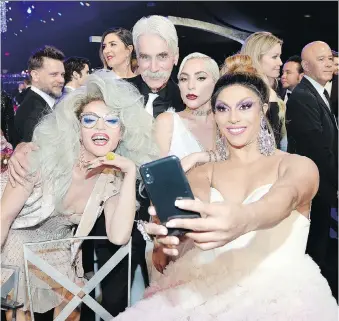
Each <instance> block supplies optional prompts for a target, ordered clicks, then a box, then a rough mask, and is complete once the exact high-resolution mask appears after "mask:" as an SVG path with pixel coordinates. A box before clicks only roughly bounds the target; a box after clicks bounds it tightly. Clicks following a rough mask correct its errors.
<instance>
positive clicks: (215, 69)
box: [178, 52, 220, 82]
mask: <svg viewBox="0 0 339 321" xmlns="http://www.w3.org/2000/svg"><path fill="white" fill-rule="evenodd" d="M195 58H196V59H204V61H205V66H206V69H207V70H208V72H209V73H210V74H211V75H212V78H213V80H214V82H217V81H218V79H219V76H220V71H219V66H218V64H217V63H216V61H215V60H214V59H212V58H211V57H210V56H207V55H205V54H202V53H200V52H193V53H191V54H189V55H188V56H186V57H185V58H184V59H183V61H182V62H181V64H180V67H179V72H178V77H179V76H180V74H181V72H182V70H183V68H184V66H185V63H186V62H187V61H188V60H190V59H195Z"/></svg>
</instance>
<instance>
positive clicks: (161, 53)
mask: <svg viewBox="0 0 339 321" xmlns="http://www.w3.org/2000/svg"><path fill="white" fill-rule="evenodd" d="M160 55H169V53H168V51H163V52H160V53H158V54H156V56H160ZM139 56H148V57H149V56H151V55H150V54H147V53H144V52H139Z"/></svg>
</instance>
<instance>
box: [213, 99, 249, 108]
mask: <svg viewBox="0 0 339 321" xmlns="http://www.w3.org/2000/svg"><path fill="white" fill-rule="evenodd" d="M246 99H251V100H253V98H252V97H245V98H243V99H241V100H239V101H238V102H237V104H236V106H239V105H240V104H242V103H243V102H244V101H245V100H246ZM218 103H222V104H224V105H226V106H227V107H229V105H228V104H227V103H226V102H224V101H222V100H217V102H216V105H217V104H218Z"/></svg>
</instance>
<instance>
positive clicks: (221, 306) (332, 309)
mask: <svg viewBox="0 0 339 321" xmlns="http://www.w3.org/2000/svg"><path fill="white" fill-rule="evenodd" d="M270 187H271V185H265V186H262V187H260V188H258V189H256V190H255V191H253V192H252V193H251V195H249V196H248V197H247V199H246V200H245V201H244V204H248V203H251V202H255V201H257V200H259V199H260V198H261V197H263V196H264V195H265V194H266V193H267V192H268V191H269V189H270ZM211 200H212V201H214V202H220V201H224V200H223V198H222V196H221V194H220V193H219V192H218V191H217V190H215V189H211ZM309 226H310V222H309V220H308V219H307V218H306V217H305V216H303V215H301V214H300V213H298V212H297V211H293V212H292V213H291V215H290V216H289V217H288V218H286V219H285V220H284V221H282V222H281V223H280V224H278V225H276V226H275V227H273V228H271V229H267V230H261V231H254V232H250V233H247V234H245V235H243V236H241V237H239V238H238V239H236V240H234V241H232V242H230V243H229V244H227V245H225V246H223V247H220V248H218V249H214V250H209V251H201V250H199V249H197V248H194V249H192V250H190V251H189V252H187V253H186V254H185V255H184V256H183V257H181V258H179V259H178V260H177V261H175V262H171V263H170V264H169V265H168V267H167V268H166V270H165V271H164V274H163V275H162V277H161V278H159V279H157V281H154V282H152V283H151V286H150V287H149V288H148V289H147V291H146V297H147V298H145V299H144V300H142V301H140V302H139V303H137V304H136V305H134V306H133V307H132V308H129V309H127V310H126V311H125V312H124V313H121V314H120V315H119V316H118V317H117V318H116V319H114V320H117V321H126V320H138V321H142V320H147V321H150V320H159V319H160V320H162V321H169V320H178V321H179V320H180V321H184V320H186V321H187V320H190V321H195V320H199V321H209V320H225V321H226V320H227V321H257V320H258V321H259V320H260V321H304V320H305V321H335V320H338V306H337V304H336V301H335V299H334V298H333V297H332V295H331V290H330V288H329V286H328V283H327V281H326V280H325V279H324V277H323V276H322V275H321V274H320V270H319V267H318V266H317V265H316V264H315V263H314V262H313V261H312V259H311V258H310V257H309V256H308V255H306V254H305V248H306V242H307V237H308V232H309Z"/></svg>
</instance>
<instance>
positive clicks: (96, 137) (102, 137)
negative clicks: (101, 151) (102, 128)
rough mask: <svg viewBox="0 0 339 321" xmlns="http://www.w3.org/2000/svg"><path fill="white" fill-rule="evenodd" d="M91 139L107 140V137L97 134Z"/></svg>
mask: <svg viewBox="0 0 339 321" xmlns="http://www.w3.org/2000/svg"><path fill="white" fill-rule="evenodd" d="M92 140H93V141H95V140H105V141H107V140H108V139H107V137H105V136H101V135H98V136H95V137H93V138H92Z"/></svg>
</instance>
